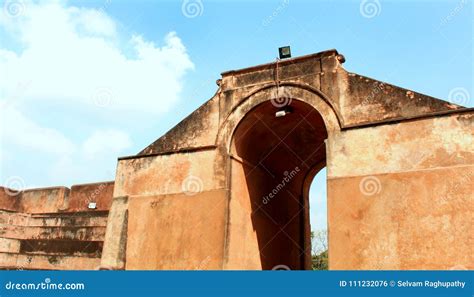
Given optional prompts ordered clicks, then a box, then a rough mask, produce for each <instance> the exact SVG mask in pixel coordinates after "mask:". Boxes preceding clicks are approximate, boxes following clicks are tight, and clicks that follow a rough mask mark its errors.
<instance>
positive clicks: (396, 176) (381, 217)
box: [328, 113, 474, 269]
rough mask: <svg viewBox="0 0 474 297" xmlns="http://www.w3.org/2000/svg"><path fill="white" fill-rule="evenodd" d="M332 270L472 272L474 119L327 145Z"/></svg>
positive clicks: (410, 125) (367, 133)
mask: <svg viewBox="0 0 474 297" xmlns="http://www.w3.org/2000/svg"><path fill="white" fill-rule="evenodd" d="M328 145H329V150H328V212H329V218H328V221H329V267H330V269H459V268H461V269H473V268H474V258H473V257H474V256H473V255H474V253H473V246H474V238H473V236H474V230H473V227H472V226H473V224H472V223H473V218H474V205H473V203H474V201H473V194H472V185H473V184H474V181H473V174H474V171H473V169H474V168H473V166H474V154H473V150H472V148H473V114H472V113H464V114H453V115H449V116H442V117H436V118H426V119H419V120H414V121H406V122H401V123H398V124H390V125H380V126H374V127H367V128H360V129H353V130H346V131H343V132H341V133H340V134H338V135H336V136H335V137H334V138H332V139H330V140H329V143H328Z"/></svg>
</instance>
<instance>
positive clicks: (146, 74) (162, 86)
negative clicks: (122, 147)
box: [0, 3, 194, 114]
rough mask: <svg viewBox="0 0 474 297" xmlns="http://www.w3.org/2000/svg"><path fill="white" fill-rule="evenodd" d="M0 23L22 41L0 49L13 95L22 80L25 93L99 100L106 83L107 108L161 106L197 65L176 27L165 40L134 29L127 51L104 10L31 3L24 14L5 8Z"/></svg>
mask: <svg viewBox="0 0 474 297" xmlns="http://www.w3.org/2000/svg"><path fill="white" fill-rule="evenodd" d="M0 24H2V25H3V27H4V28H6V30H7V31H8V32H10V33H11V34H14V36H15V37H16V38H17V39H18V40H19V41H21V44H22V45H23V47H24V48H23V49H22V50H21V52H19V53H16V52H14V51H12V50H9V49H7V48H3V49H0V69H2V70H3V71H2V74H0V88H1V89H2V93H3V96H5V97H6V98H10V97H12V96H15V89H16V86H17V85H18V84H19V83H21V82H24V81H30V82H31V84H30V86H29V89H28V92H27V93H26V94H25V95H24V96H23V99H24V100H25V101H29V102H34V103H38V102H39V101H43V100H48V101H49V100H69V101H68V102H71V103H73V104H92V106H94V104H96V103H97V101H99V105H101V103H103V102H101V101H100V100H101V94H100V93H101V92H103V90H104V89H106V90H107V93H108V94H109V95H108V96H109V97H110V98H108V99H107V102H106V103H107V107H108V108H112V109H114V110H127V111H139V112H146V113H155V114H156V113H160V112H164V111H167V110H169V108H170V107H171V106H173V104H174V103H176V101H177V100H178V95H179V92H180V91H181V88H182V77H183V76H184V74H185V73H186V72H187V71H188V70H190V69H192V68H193V67H194V65H193V63H192V62H191V60H190V58H189V56H188V55H187V53H186V48H185V47H184V45H183V44H182V42H181V39H180V38H179V37H178V36H177V34H176V33H175V32H170V33H169V34H167V35H166V36H165V38H164V44H163V46H161V47H160V46H157V45H156V44H155V43H154V42H152V41H147V40H145V39H144V38H143V37H142V36H140V35H135V36H130V38H129V41H128V47H130V48H131V49H132V52H133V57H129V56H127V55H126V53H125V51H124V50H123V49H122V48H121V47H120V46H119V44H120V42H119V40H118V38H117V30H116V28H117V25H116V22H115V21H114V20H113V19H112V18H110V17H109V16H107V15H106V14H105V13H104V12H102V11H100V10H94V9H85V8H75V7H72V8H71V7H69V8H67V7H64V6H62V5H61V4H60V3H48V4H41V5H37V4H28V5H27V9H26V10H25V13H24V14H23V15H21V16H19V17H16V18H11V19H8V18H7V16H5V15H3V16H2V21H0ZM98 93H99V94H98ZM98 98H99V99H98Z"/></svg>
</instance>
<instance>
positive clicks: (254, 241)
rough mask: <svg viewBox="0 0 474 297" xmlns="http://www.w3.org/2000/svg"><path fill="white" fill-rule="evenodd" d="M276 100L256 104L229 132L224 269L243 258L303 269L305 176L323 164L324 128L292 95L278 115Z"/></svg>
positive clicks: (249, 263)
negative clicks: (227, 231) (227, 215)
mask: <svg viewBox="0 0 474 297" xmlns="http://www.w3.org/2000/svg"><path fill="white" fill-rule="evenodd" d="M272 103H273V104H272ZM275 105H276V104H275V102H273V101H267V102H265V103H263V104H261V105H259V106H257V107H256V108H255V109H254V110H252V111H251V112H250V113H248V114H247V115H246V116H245V118H244V119H243V120H242V121H241V123H240V124H239V126H238V127H237V129H236V131H235V133H234V136H233V142H232V169H231V170H232V185H231V191H232V197H231V202H230V229H229V232H230V234H229V238H230V240H229V258H228V263H227V264H228V267H227V268H229V269H232V268H233V267H242V266H241V265H242V261H243V262H246V264H245V266H246V267H248V268H253V269H272V268H274V267H275V266H278V265H285V266H288V267H289V268H291V269H304V268H305V265H304V263H305V259H306V257H308V256H309V252H310V246H309V245H308V244H307V243H308V241H307V240H306V238H305V237H308V236H309V230H310V227H309V218H308V213H309V210H308V207H307V206H308V189H307V186H306V184H307V183H305V180H307V179H312V178H313V176H314V175H315V172H314V170H313V168H315V167H318V168H320V165H321V164H324V163H325V158H326V150H325V143H324V140H325V139H326V138H327V132H326V128H325V126H324V122H323V119H322V118H321V116H320V115H319V113H318V112H317V111H316V110H315V109H314V108H312V107H311V106H310V105H308V104H306V103H303V102H301V101H297V100H293V101H292V102H291V104H289V105H288V106H286V109H287V110H289V111H290V112H289V113H287V114H286V115H285V116H282V117H276V115H275V113H276V112H277V111H279V110H280V109H279V108H277V107H276V106H275ZM308 184H309V183H308ZM242 236H244V240H242V239H237V238H242ZM233 239H235V240H233Z"/></svg>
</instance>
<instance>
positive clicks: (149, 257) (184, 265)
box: [101, 148, 227, 269]
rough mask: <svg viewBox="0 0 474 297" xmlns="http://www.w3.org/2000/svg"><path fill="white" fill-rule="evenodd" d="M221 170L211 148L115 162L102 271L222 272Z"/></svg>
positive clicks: (219, 157) (224, 209)
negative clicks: (197, 270) (115, 170)
mask: <svg viewBox="0 0 474 297" xmlns="http://www.w3.org/2000/svg"><path fill="white" fill-rule="evenodd" d="M223 164H224V159H223V157H222V155H221V154H220V152H219V150H217V149H216V148H207V149H203V150H197V151H190V152H181V153H179V152H177V153H173V154H164V155H157V156H146V157H141V158H131V159H122V160H120V161H119V165H118V168H117V179H116V183H115V189H114V197H124V198H120V199H117V200H115V199H114V202H113V205H112V212H111V215H110V216H109V225H108V230H107V235H106V245H105V247H104V255H107V257H105V258H103V259H102V264H101V265H102V267H103V268H111V269H117V268H119V269H123V268H126V269H222V265H223V251H224V233H225V224H226V212H227V190H226V188H225V175H224V170H225V169H224V168H225V166H223ZM124 199H126V201H127V202H126V203H124ZM116 204H117V205H120V207H116V206H115V205H116ZM115 208H118V209H117V210H115ZM124 230H126V238H124V237H122V236H121V235H120V233H121V232H124ZM117 257H122V259H118V260H117Z"/></svg>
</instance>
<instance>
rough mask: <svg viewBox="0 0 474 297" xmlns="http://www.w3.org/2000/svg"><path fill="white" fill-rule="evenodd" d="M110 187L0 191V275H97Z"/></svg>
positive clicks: (88, 185) (100, 185) (101, 185)
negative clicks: (54, 271)
mask: <svg viewBox="0 0 474 297" xmlns="http://www.w3.org/2000/svg"><path fill="white" fill-rule="evenodd" d="M113 187H114V183H113V182H104V183H97V184H84V185H74V186H72V188H71V189H69V188H66V187H55V188H42V189H29V190H25V191H19V192H16V191H12V190H11V189H5V188H2V189H1V190H2V191H1V192H0V269H59V270H65V269H98V268H99V264H100V258H101V253H102V248H103V241H104V236H105V229H106V225H107V216H108V209H109V207H110V204H111V201H112V192H113ZM89 202H96V203H97V209H95V210H91V209H89V208H88V204H89Z"/></svg>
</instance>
